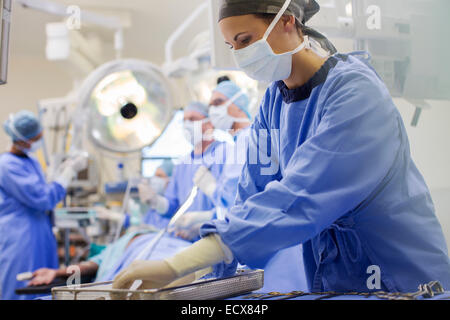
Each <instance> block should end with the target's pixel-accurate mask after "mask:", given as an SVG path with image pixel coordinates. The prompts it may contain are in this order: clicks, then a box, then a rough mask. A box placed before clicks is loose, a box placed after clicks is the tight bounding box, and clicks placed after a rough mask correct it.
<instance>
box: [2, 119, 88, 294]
mask: <svg viewBox="0 0 450 320" xmlns="http://www.w3.org/2000/svg"><path fill="white" fill-rule="evenodd" d="M4 130H5V132H6V133H7V134H8V135H9V136H10V137H11V139H12V141H13V144H12V147H11V150H10V151H9V152H6V153H4V154H2V155H0V290H1V292H0V298H1V299H2V300H16V299H21V300H22V299H33V298H35V296H33V295H28V296H23V295H22V296H19V295H17V294H16V293H15V290H16V289H18V288H21V287H25V286H26V283H25V282H22V281H17V280H16V276H17V274H20V273H24V272H33V271H35V270H37V269H39V268H44V267H46V268H58V256H57V245H56V240H55V237H54V235H53V232H52V224H51V218H50V215H49V214H48V212H49V211H50V210H52V209H53V208H54V207H55V206H56V204H57V203H58V202H60V201H61V200H62V199H63V198H64V196H65V194H66V190H65V189H66V187H67V186H68V184H69V183H70V181H71V180H72V179H73V177H74V176H75V174H76V172H78V171H80V170H83V169H84V168H85V167H86V166H87V158H86V157H85V156H82V155H80V156H77V157H75V158H74V159H69V160H67V161H66V162H64V163H63V164H62V165H61V167H60V168H59V169H58V170H57V172H58V174H57V177H56V179H55V181H54V182H51V183H47V182H46V180H45V178H44V174H43V172H42V168H41V166H40V164H39V162H38V161H37V160H36V159H35V158H33V157H32V156H31V155H30V154H31V153H32V152H34V151H37V150H38V149H39V148H40V146H41V144H42V135H43V132H42V127H41V124H40V123H39V121H38V119H37V118H36V116H35V115H34V114H33V113H32V112H29V111H20V112H18V113H16V114H14V115H11V116H10V117H9V119H8V120H7V121H6V122H5V123H4Z"/></svg>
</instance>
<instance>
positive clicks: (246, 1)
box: [219, 0, 337, 54]
mask: <svg viewBox="0 0 450 320" xmlns="http://www.w3.org/2000/svg"><path fill="white" fill-rule="evenodd" d="M285 2H286V0H220V12H219V21H220V20H222V19H225V18H228V17H234V16H242V15H246V14H259V13H263V14H274V15H276V14H277V13H278V12H279V11H280V9H281V8H282V7H283V5H284V3H285ZM319 10H320V6H319V4H318V3H317V2H316V0H292V1H291V3H290V4H289V7H288V8H287V10H286V13H285V14H287V15H293V16H295V17H296V19H297V20H298V21H300V22H301V24H302V25H303V28H302V31H303V33H304V34H305V35H307V36H310V37H312V38H314V39H315V40H316V41H318V42H319V44H320V45H321V46H322V48H324V49H325V50H327V51H328V52H329V53H330V54H334V53H336V52H337V50H336V48H335V47H334V45H333V44H332V43H331V41H330V40H328V39H327V38H326V37H325V36H324V35H323V34H321V33H320V32H318V31H316V30H314V29H312V28H310V27H307V26H305V23H306V22H308V21H309V20H310V19H311V18H312V17H313V16H314V15H315V14H316V13H317V12H319Z"/></svg>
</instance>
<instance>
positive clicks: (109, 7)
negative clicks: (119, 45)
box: [11, 0, 208, 64]
mask: <svg viewBox="0 0 450 320" xmlns="http://www.w3.org/2000/svg"><path fill="white" fill-rule="evenodd" d="M51 1H52V2H56V3H60V4H66V5H77V6H79V7H80V8H81V9H82V10H83V9H85V10H90V11H95V12H98V13H103V14H109V15H110V14H114V12H117V13H119V14H125V15H128V16H129V18H130V20H131V26H130V27H129V28H127V29H126V30H125V32H124V38H125V48H124V52H123V56H124V57H133V58H140V59H146V60H149V61H152V62H153V63H156V64H162V63H163V62H164V45H165V42H166V41H167V39H168V37H169V36H170V35H171V33H172V32H173V31H174V30H175V29H176V28H177V27H178V26H179V25H180V23H182V22H183V21H184V19H185V18H186V17H187V16H188V15H189V14H190V13H191V12H193V10H195V8H196V7H197V6H198V5H199V4H201V3H202V2H203V1H204V0H189V1H186V0H165V1H161V0H127V1H123V0H95V1H93V0H51ZM61 21H63V19H62V17H58V16H54V15H51V14H48V13H45V12H40V11H36V10H33V9H29V8H24V7H22V6H21V5H19V4H18V3H15V4H14V6H13V16H12V30H11V55H32V56H38V57H42V58H45V43H46V35H45V25H46V23H49V22H61ZM207 29H208V16H207V14H206V12H205V14H203V15H202V16H201V18H200V19H198V20H197V21H196V22H195V23H194V24H193V25H192V26H191V27H190V28H189V29H188V30H187V32H186V34H185V35H183V37H181V39H180V40H179V42H178V43H177V45H176V48H175V54H176V55H177V54H178V55H183V54H184V53H185V50H186V49H185V48H187V46H188V45H189V41H191V40H192V39H193V37H194V36H195V35H196V34H197V33H199V32H201V31H204V30H207ZM80 31H81V32H82V33H95V35H97V36H99V37H100V38H101V39H102V41H103V44H104V51H106V52H105V58H112V57H114V53H113V50H112V48H113V47H112V43H113V33H112V32H111V31H109V30H105V29H102V28H100V27H95V28H92V27H89V26H82V29H81V30H80Z"/></svg>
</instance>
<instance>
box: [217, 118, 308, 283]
mask: <svg viewBox="0 0 450 320" xmlns="http://www.w3.org/2000/svg"><path fill="white" fill-rule="evenodd" d="M250 132H251V130H250V127H248V128H246V129H242V130H240V131H239V132H238V133H237V134H236V135H235V136H234V137H233V138H234V143H233V144H226V162H225V166H224V168H223V172H222V175H221V177H220V178H219V179H218V180H217V188H216V190H215V192H214V194H213V202H214V204H215V206H216V212H217V218H218V219H224V218H225V215H226V214H227V212H228V211H229V210H230V209H231V207H232V206H233V204H234V202H235V200H236V194H237V187H238V184H239V178H240V176H241V172H242V169H243V167H244V164H245V161H246V159H247V152H246V150H248V141H249V136H250ZM301 252H302V246H301V245H296V246H293V247H291V248H286V249H283V250H280V251H279V252H278V253H277V254H276V255H275V256H274V257H273V258H272V259H270V261H269V262H268V263H267V264H266V265H265V266H264V287H263V288H261V291H264V292H270V291H281V292H290V291H294V290H297V291H306V290H307V289H308V286H307V283H306V276H305V268H304V264H303V257H302V255H301ZM228 269H230V268H228ZM216 275H218V274H217V272H216ZM219 275H220V274H219Z"/></svg>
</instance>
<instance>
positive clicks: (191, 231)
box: [171, 222, 203, 241]
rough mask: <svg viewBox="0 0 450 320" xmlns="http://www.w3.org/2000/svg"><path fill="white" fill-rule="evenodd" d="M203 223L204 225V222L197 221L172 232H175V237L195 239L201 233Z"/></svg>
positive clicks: (188, 239)
mask: <svg viewBox="0 0 450 320" xmlns="http://www.w3.org/2000/svg"><path fill="white" fill-rule="evenodd" d="M202 225H203V222H201V223H196V224H194V225H192V226H190V227H189V228H187V229H174V230H172V231H171V232H173V234H174V236H175V237H178V238H181V239H183V240H187V241H193V240H194V239H195V238H197V237H198V236H199V235H200V228H201V227H202Z"/></svg>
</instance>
